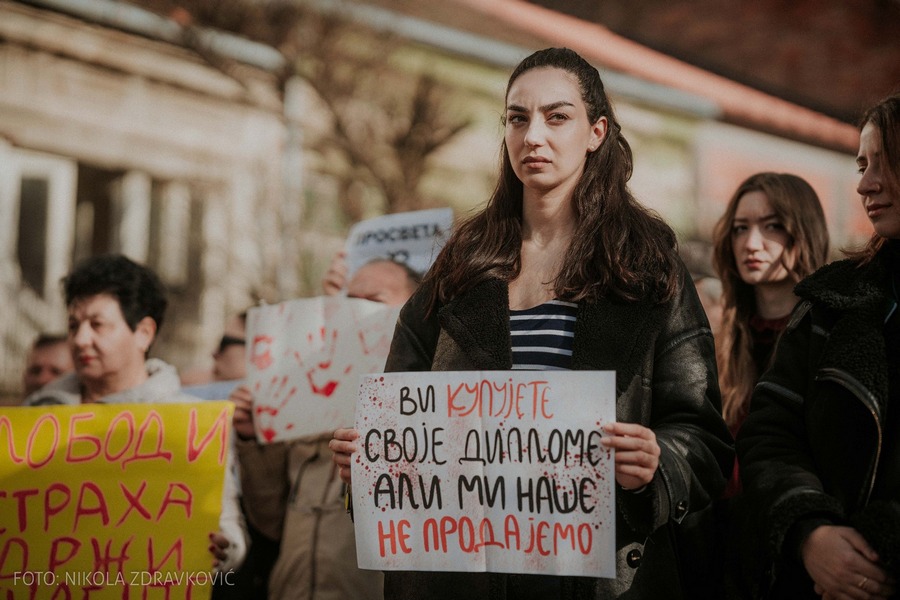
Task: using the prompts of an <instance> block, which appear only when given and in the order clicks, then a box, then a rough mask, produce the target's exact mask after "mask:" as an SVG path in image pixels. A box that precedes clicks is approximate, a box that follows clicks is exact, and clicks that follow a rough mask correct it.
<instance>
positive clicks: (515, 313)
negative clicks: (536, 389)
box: [509, 300, 578, 371]
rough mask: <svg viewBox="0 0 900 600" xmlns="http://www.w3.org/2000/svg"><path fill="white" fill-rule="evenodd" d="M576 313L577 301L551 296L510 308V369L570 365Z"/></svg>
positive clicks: (546, 369)
mask: <svg viewBox="0 0 900 600" xmlns="http://www.w3.org/2000/svg"><path fill="white" fill-rule="evenodd" d="M577 313H578V305H577V304H575V303H574V302H564V301H562V300H551V301H550V302H546V303H544V304H541V305H540V306H535V307H534V308H527V309H525V310H510V311H509V331H510V334H511V336H512V359H513V369H516V370H523V371H560V370H567V369H571V368H572V341H573V340H574V339H575V317H576V315H577Z"/></svg>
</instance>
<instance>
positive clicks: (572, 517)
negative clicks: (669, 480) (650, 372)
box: [351, 371, 615, 577]
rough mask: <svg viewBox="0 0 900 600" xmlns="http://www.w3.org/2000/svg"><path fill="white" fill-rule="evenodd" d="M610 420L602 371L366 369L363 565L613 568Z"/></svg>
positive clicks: (607, 573) (593, 572) (361, 462)
mask: <svg viewBox="0 0 900 600" xmlns="http://www.w3.org/2000/svg"><path fill="white" fill-rule="evenodd" d="M614 420H615V373H613V372H609V371H482V372H478V371H471V372H439V373H387V374H383V375H368V376H366V377H365V378H363V380H362V382H361V384H360V390H359V398H358V404H357V409H356V429H357V431H358V432H359V436H360V437H359V439H358V440H357V445H358V446H359V450H358V451H357V452H356V453H354V455H353V456H354V458H353V461H352V463H351V470H352V478H353V512H354V521H355V527H356V543H357V554H358V560H359V565H360V567H362V568H365V569H382V570H413V571H415V570H421V571H490V572H502V573H543V574H556V575H571V576H590V577H615V486H614V483H615V475H614V466H613V461H614V456H613V452H612V451H610V450H607V449H606V448H605V447H604V446H603V445H602V444H601V443H600V439H601V437H602V435H603V434H602V433H601V430H600V428H601V427H602V426H603V424H605V423H608V422H612V421H614Z"/></svg>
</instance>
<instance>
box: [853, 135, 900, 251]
mask: <svg viewBox="0 0 900 600" xmlns="http://www.w3.org/2000/svg"><path fill="white" fill-rule="evenodd" d="M856 164H857V165H858V166H859V172H860V174H861V175H862V178H861V179H860V180H859V185H858V186H857V187H856V191H857V192H859V195H860V196H862V204H863V208H865V209H866V214H867V215H868V217H869V220H870V221H872V225H873V226H874V227H875V233H877V234H878V235H880V236H881V237H885V238H890V239H900V193H898V190H897V189H895V187H894V183H893V182H894V181H895V180H896V177H891V173H889V169H890V165H888V163H887V161H886V160H885V157H884V153H883V149H882V147H881V130H879V128H878V127H877V126H876V125H874V124H872V123H871V122H869V123H866V125H865V127H863V129H862V132H861V133H860V135H859V154H858V155H857V156H856Z"/></svg>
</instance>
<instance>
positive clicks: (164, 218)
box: [0, 0, 295, 398]
mask: <svg viewBox="0 0 900 600" xmlns="http://www.w3.org/2000/svg"><path fill="white" fill-rule="evenodd" d="M204 35H205V37H202V36H198V35H197V32H196V31H194V32H192V34H191V35H185V30H184V29H182V28H181V27H180V26H179V25H178V24H177V23H175V22H173V21H169V20H165V19H161V18H159V17H157V16H156V15H153V14H152V13H147V12H145V11H142V10H140V9H138V8H135V7H131V6H128V5H124V4H121V3H118V2H106V1H103V0H96V1H94V0H88V1H81V2H65V1H58V2H55V1H50V0H48V1H46V2H8V1H0V302H2V303H3V305H4V307H5V308H4V310H3V311H0V397H2V396H6V397H7V398H8V397H11V396H15V395H16V394H17V393H18V391H19V388H18V386H19V384H20V376H21V368H22V364H23V361H24V356H25V351H26V349H27V347H28V345H29V344H30V343H31V341H32V340H33V339H34V337H35V336H36V334H37V333H38V332H43V331H51V332H60V333H62V332H64V331H65V329H66V318H65V308H64V306H63V301H62V299H61V294H60V286H59V281H60V278H61V277H62V276H63V275H65V273H66V272H68V271H69V269H70V268H71V266H72V265H73V264H74V263H75V262H77V261H79V260H81V259H83V258H86V257H88V256H91V255H96V254H103V253H108V252H121V253H123V254H126V255H128V256H130V257H131V258H133V259H135V260H138V261H140V262H143V263H146V264H148V265H149V266H151V267H153V268H154V269H155V270H156V271H157V272H158V273H159V274H160V275H161V277H162V279H163V280H164V282H165V284H166V285H167V286H168V288H169V290H170V292H171V304H170V309H169V311H168V313H167V322H166V323H165V325H164V327H163V328H162V332H161V337H160V339H159V341H158V343H157V344H156V346H155V348H154V353H155V354H157V355H160V356H164V357H165V358H166V359H167V360H169V361H171V362H174V363H176V364H179V363H181V364H185V363H189V361H191V360H192V358H193V357H196V356H197V355H198V353H201V352H202V353H203V354H208V352H209V349H210V348H212V347H213V344H214V339H215V336H217V335H219V334H220V332H221V326H222V323H223V322H224V318H225V315H227V314H229V313H231V312H234V311H236V310H241V309H243V308H245V307H246V305H247V304H248V303H249V302H251V295H252V294H253V293H262V294H265V293H266V291H267V290H270V291H271V290H273V289H276V290H278V292H279V293H285V294H288V295H289V294H291V293H292V292H294V290H293V289H292V286H295V282H294V281H293V280H292V278H291V277H290V276H289V277H284V276H283V271H284V267H285V266H286V265H287V266H289V265H290V264H291V257H290V256H289V255H285V254H283V252H282V248H281V244H280V240H279V238H280V237H281V236H280V234H281V231H280V227H281V226H282V224H284V222H285V221H287V222H290V218H291V217H290V208H289V207H288V208H286V207H285V202H284V198H285V191H286V190H285V180H284V176H283V172H284V168H285V164H284V163H285V160H286V157H287V156H288V154H289V153H288V152H287V151H286V144H287V143H288V141H289V140H288V137H289V135H288V134H289V128H288V126H287V124H286V120H285V116H284V104H283V90H282V88H283V85H282V83H281V82H280V80H279V77H278V76H277V72H278V70H279V69H281V68H282V67H283V59H282V58H281V56H280V55H279V54H278V53H277V52H276V51H275V50H274V49H272V48H269V47H267V46H262V45H260V44H255V43H250V42H247V41H246V40H240V39H238V38H236V37H235V36H230V35H226V34H222V33H217V32H205V33H204ZM271 232H277V234H278V235H271V234H270V233H271Z"/></svg>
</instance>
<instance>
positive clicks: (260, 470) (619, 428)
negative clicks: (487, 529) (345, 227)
mask: <svg viewBox="0 0 900 600" xmlns="http://www.w3.org/2000/svg"><path fill="white" fill-rule="evenodd" d="M503 121H504V126H505V136H504V140H503V145H502V148H501V158H502V162H501V169H500V173H499V174H498V183H497V186H496V188H495V191H494V194H493V195H492V197H491V198H490V199H489V200H488V203H487V205H486V207H485V208H484V210H482V211H481V212H479V213H477V214H475V215H473V216H471V217H470V218H468V219H467V220H465V221H463V222H462V223H460V224H459V225H458V226H457V227H456V228H455V230H454V232H453V234H452V236H451V237H450V239H449V240H448V241H447V243H446V244H445V245H444V247H443V249H442V250H441V252H440V254H439V255H438V256H437V258H436V261H435V264H434V265H433V266H432V267H431V269H430V270H429V271H428V273H427V274H424V278H422V276H421V275H420V274H416V273H414V272H411V271H410V270H409V269H408V268H407V267H405V265H403V264H400V263H397V262H394V261H391V260H388V259H382V260H375V261H373V262H370V263H368V264H366V265H365V266H363V267H362V268H360V269H359V270H358V271H357V272H356V273H354V274H353V276H352V277H350V278H349V279H348V276H347V270H346V265H345V264H344V262H343V255H338V256H337V257H336V258H335V260H334V261H333V263H332V265H331V266H330V268H329V270H328V272H327V274H326V276H325V278H324V280H323V282H322V288H323V292H324V293H326V294H345V295H347V296H348V297H352V298H364V299H367V300H371V301H375V302H382V303H385V304H388V305H392V306H403V309H402V311H401V313H400V317H399V320H398V322H397V324H396V329H395V333H394V339H393V343H392V345H391V350H390V354H389V356H388V359H387V363H386V366H385V370H386V371H402V372H418V371H468V370H511V369H526V370H540V369H571V370H575V369H581V370H614V371H616V372H617V374H618V377H619V379H618V381H617V385H616V396H617V398H616V420H615V422H613V423H609V424H607V425H605V426H604V438H603V444H604V446H605V447H606V448H608V449H611V450H615V455H614V456H615V459H614V461H615V465H614V469H615V482H616V489H617V493H616V512H617V526H616V533H615V538H616V539H615V543H616V558H615V563H616V576H615V577H614V578H599V577H598V578H585V577H566V576H549V575H539V574H506V573H460V572H453V571H441V572H424V571H415V572H413V571H386V572H385V573H384V574H382V573H380V572H376V571H366V570H362V569H359V568H358V567H357V565H356V547H355V540H354V530H353V523H352V521H351V520H350V517H349V516H348V515H347V514H346V511H345V508H344V496H345V493H346V490H347V486H349V485H351V484H352V481H351V475H350V464H351V461H352V456H353V453H354V452H356V451H357V450H358V441H357V435H358V434H357V432H356V431H355V430H353V429H349V428H341V429H338V430H337V431H330V430H326V431H321V432H320V433H317V434H315V435H311V436H307V437H303V438H300V439H297V440H294V441H291V442H277V443H271V444H264V443H260V441H258V440H259V439H260V438H259V435H258V432H257V430H256V423H255V421H254V410H253V407H254V401H255V398H254V394H253V393H252V392H251V389H250V388H249V386H248V385H246V382H245V381H244V379H245V377H246V368H245V366H246V361H247V356H246V345H247V341H246V319H247V315H246V313H242V314H240V315H236V316H234V317H232V318H231V319H229V321H228V323H225V324H223V335H222V338H221V342H220V344H219V346H218V348H217V349H216V351H215V353H214V359H215V372H214V377H213V379H215V380H217V381H220V382H222V383H224V384H225V385H226V386H227V387H222V388H215V390H214V391H209V389H206V390H205V391H204V386H183V382H182V381H180V380H179V377H178V375H177V373H176V371H175V369H174V367H172V366H171V365H169V364H167V363H166V362H164V361H163V360H160V359H159V358H150V357H149V356H150V354H149V353H150V349H151V347H152V345H153V342H154V340H155V339H156V338H157V336H158V333H159V330H160V328H161V327H162V324H163V320H164V319H163V317H164V314H165V310H166V305H167V300H166V295H165V290H164V288H163V286H162V284H161V282H160V280H159V278H158V277H157V276H156V275H155V274H154V273H153V272H152V271H151V270H150V269H148V268H147V267H145V266H142V265H140V264H137V263H135V262H134V261H131V260H129V259H128V258H125V257H123V256H118V255H111V256H99V257H94V258H91V259H89V260H87V261H85V262H84V263H81V264H79V265H76V266H75V268H74V269H73V270H72V271H71V273H69V275H68V276H66V278H65V279H64V281H63V284H64V286H63V287H64V295H65V303H66V307H67V311H68V323H69V325H68V334H67V336H63V337H59V336H57V337H54V336H52V335H42V336H41V337H39V338H38V339H37V340H36V341H35V343H34V345H33V347H32V348H31V350H30V352H29V355H28V361H27V366H26V369H25V372H24V376H23V385H24V392H25V398H24V401H23V404H24V405H26V406H32V407H46V406H48V405H53V404H80V403H93V402H99V403H107V404H116V403H132V402H138V403H156V402H167V403H171V402H198V401H202V400H201V398H204V397H207V398H224V397H225V396H226V395H227V396H228V398H229V400H230V401H231V402H232V403H233V404H234V407H235V410H234V416H233V434H234V444H233V447H232V451H231V453H230V454H229V461H230V462H233V464H229V466H228V467H227V468H226V473H225V484H224V490H223V500H222V507H221V517H220V519H219V528H218V530H216V531H210V532H197V533H196V535H202V536H204V537H208V539H209V551H210V554H211V556H210V560H211V563H212V564H213V565H214V566H215V568H217V569H220V570H224V571H228V570H238V572H239V573H244V577H242V578H240V579H239V580H237V584H236V585H237V587H235V588H234V589H216V590H214V597H220V598H240V597H244V598H264V597H266V596H267V597H268V598H270V599H272V600H282V599H284V600H290V599H295V598H296V599H304V600H306V599H309V600H329V599H334V600H337V599H351V600H352V599H357V598H358V599H366V600H368V599H376V598H379V599H380V598H386V599H389V600H414V599H419V598H422V599H441V598H447V599H451V598H472V599H476V600H480V599H484V600H488V599H498V600H500V599H509V600H519V599H521V600H527V599H531V598H535V599H537V598H540V599H556V598H559V599H566V600H569V599H572V600H575V599H605V598H642V599H651V598H686V599H693V598H775V599H782V598H783V599H788V598H790V599H795V598H801V599H802V598H817V597H822V598H826V599H844V598H853V599H864V598H872V599H887V598H892V597H895V594H896V590H897V579H898V577H900V436H898V426H900V410H898V409H897V406H900V404H898V403H900V311H898V310H897V303H898V290H900V95H894V96H891V97H888V98H887V99H885V100H883V101H882V102H880V103H878V104H877V105H876V106H874V107H872V108H871V109H870V110H869V111H867V112H866V113H865V115H864V116H863V118H862V119H861V122H860V148H859V152H858V156H857V164H858V166H859V173H860V181H859V185H858V189H857V191H858V193H859V195H860V196H861V198H862V210H864V211H865V212H866V215H867V216H868V218H869V220H870V221H871V223H872V225H873V229H874V231H873V234H872V237H871V239H870V241H869V242H868V244H867V245H866V246H865V247H864V248H862V249H859V250H856V251H852V252H848V253H847V254H848V256H847V258H846V259H844V260H839V261H836V262H832V263H830V264H826V263H828V261H829V247H828V232H827V229H826V224H825V217H824V213H823V210H822V207H821V204H820V203H819V199H818V198H817V196H816V193H815V192H814V191H813V189H812V187H811V186H810V185H809V184H808V183H807V182H806V181H804V180H803V179H801V178H800V177H798V176H796V175H793V174H785V173H769V172H765V173H757V174H754V175H752V176H750V177H748V178H747V179H746V180H744V181H743V182H740V183H739V184H738V185H737V188H736V191H735V192H734V194H733V195H732V197H731V199H730V200H729V201H728V203H727V205H726V207H725V211H724V214H723V215H722V217H721V219H720V220H719V222H718V224H717V225H716V227H715V231H714V233H713V258H712V266H713V267H714V269H715V274H716V277H715V278H714V279H716V280H717V283H718V285H719V287H718V288H714V289H717V290H720V291H721V295H720V296H719V297H718V298H713V300H714V301H715V302H714V304H715V305H716V307H717V309H716V310H717V312H716V314H715V318H714V322H715V325H716V326H715V332H714V331H713V330H712V329H711V328H710V320H711V319H710V317H711V316H712V315H708V314H707V312H706V311H705V309H704V304H702V303H701V298H700V296H699V295H698V291H697V286H695V285H694V281H699V278H698V277H697V276H696V274H694V277H692V274H691V273H690V272H688V270H687V269H686V268H685V266H684V264H683V262H682V260H681V258H679V255H678V252H677V244H676V240H675V234H674V232H673V231H672V229H671V228H670V227H669V226H668V225H667V224H666V223H665V222H663V221H662V219H660V218H659V217H658V216H657V215H655V214H653V213H652V212H651V211H648V210H647V209H645V208H644V207H643V206H642V205H641V204H640V203H639V202H638V201H637V200H636V199H635V198H634V197H633V196H632V195H631V193H630V191H629V188H628V185H627V182H628V179H629V177H630V174H631V169H632V154H631V149H630V146H629V144H628V142H627V141H626V139H625V137H624V136H623V134H622V130H621V127H620V125H619V123H618V121H617V120H616V116H615V113H614V111H613V107H612V105H611V103H610V101H609V98H608V97H607V95H606V91H605V89H604V86H603V82H602V81H601V79H600V76H599V73H598V72H597V70H596V69H595V68H593V67H592V66H590V65H589V64H588V63H587V62H586V61H584V59H582V58H581V57H580V56H579V55H578V54H576V53H575V52H573V51H570V50H566V49H547V50H542V51H539V52H536V53H534V54H532V55H531V56H529V57H528V58H526V59H525V60H524V61H522V62H521V63H520V64H519V65H518V66H517V67H516V69H515V70H514V71H513V73H512V75H511V77H510V79H509V82H508V86H507V90H506V98H505V111H504V120H503ZM847 201H848V202H851V201H853V199H850V198H848V199H847ZM857 210H858V209H857ZM704 279H707V277H705V276H704ZM714 295H715V294H714ZM719 311H721V313H719ZM523 316H524V317H527V319H528V320H529V322H533V323H538V324H539V329H540V332H537V331H534V330H533V329H525V330H523V329H522V328H521V325H519V324H518V323H520V321H519V320H517V319H519V318H521V317H523ZM223 390H224V391H225V392H224V394H223ZM204 393H209V394H211V395H208V396H204ZM895 405H897V406H895ZM39 409H40V408H36V409H35V410H39ZM347 425H348V426H350V425H352V424H350V423H348V424H347ZM735 450H736V451H735ZM248 546H249V552H248ZM242 565H243V568H242ZM219 587H221V586H219Z"/></svg>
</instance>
